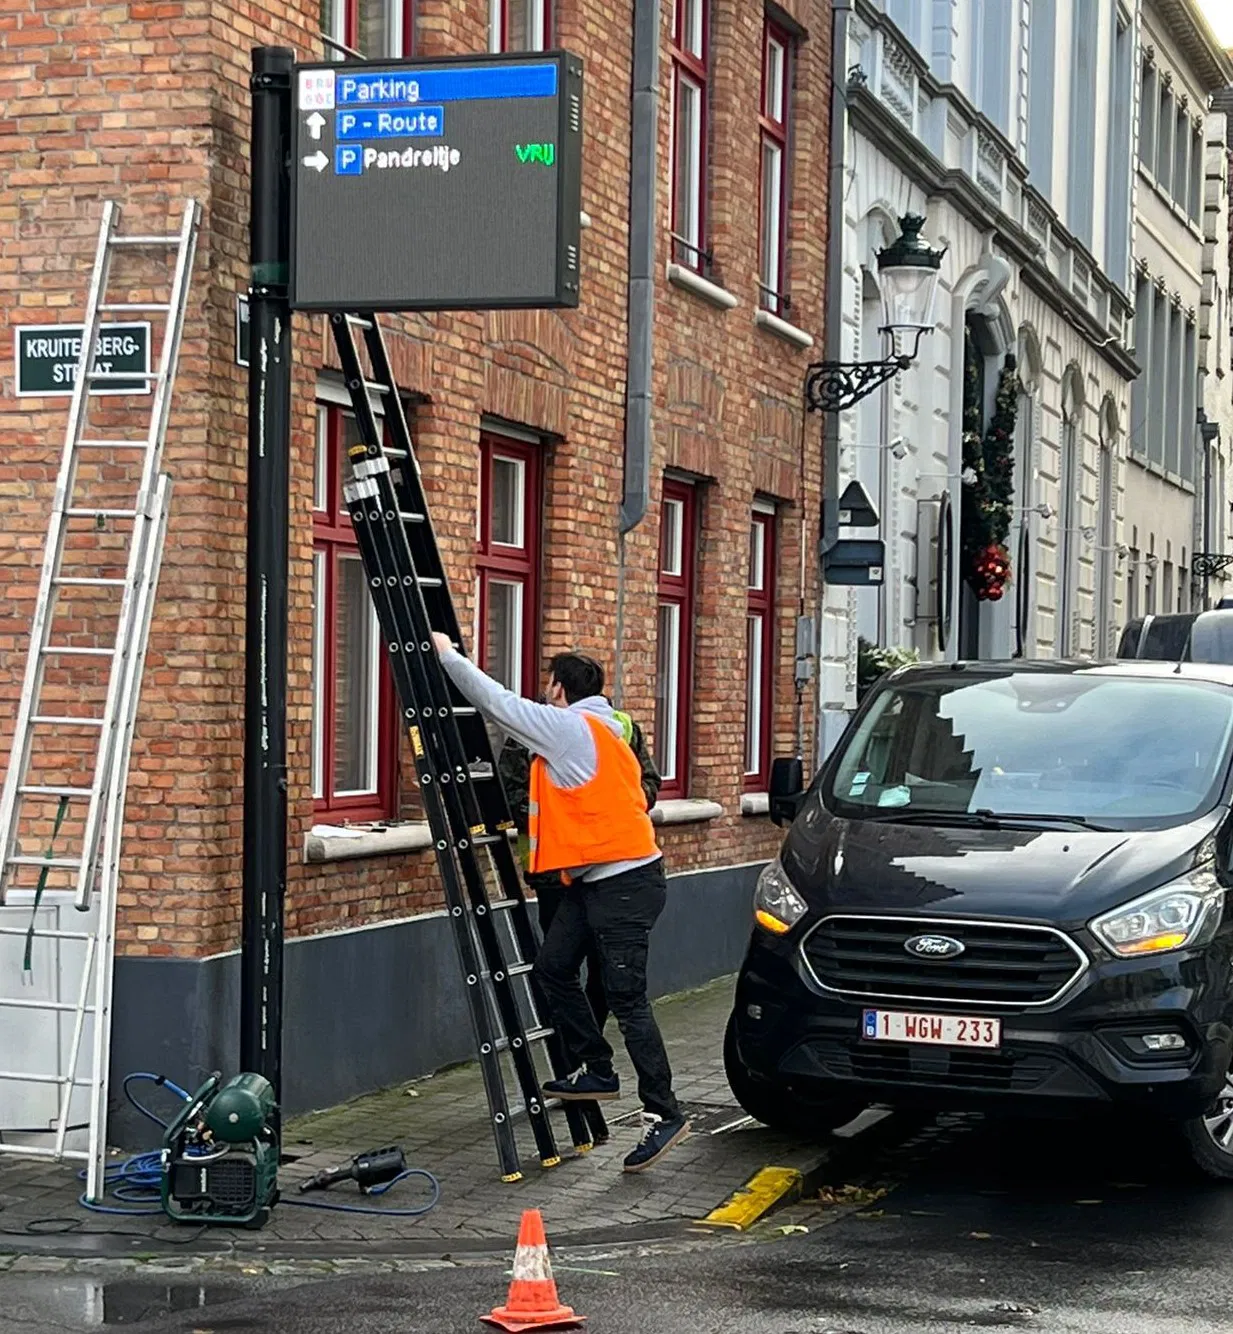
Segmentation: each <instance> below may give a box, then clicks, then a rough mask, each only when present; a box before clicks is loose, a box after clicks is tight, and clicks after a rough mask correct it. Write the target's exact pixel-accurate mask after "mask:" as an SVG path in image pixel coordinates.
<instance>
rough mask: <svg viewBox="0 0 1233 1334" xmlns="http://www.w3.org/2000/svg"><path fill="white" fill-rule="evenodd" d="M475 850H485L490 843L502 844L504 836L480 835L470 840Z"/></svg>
mask: <svg viewBox="0 0 1233 1334" xmlns="http://www.w3.org/2000/svg"><path fill="white" fill-rule="evenodd" d="M471 841H472V842H473V843H474V844H475V846H476V847H477V848H486V847H488V845H489V844H490V843H504V842H505V835H504V834H480V836H479V837H478V838H475V839H472V840H471Z"/></svg>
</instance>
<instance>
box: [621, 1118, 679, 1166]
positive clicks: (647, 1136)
mask: <svg viewBox="0 0 1233 1334" xmlns="http://www.w3.org/2000/svg"><path fill="white" fill-rule="evenodd" d="M688 1134H689V1122H688V1121H687V1120H686V1119H685V1118H684V1117H683V1116H677V1117H674V1118H673V1119H672V1120H671V1121H665V1120H664V1118H663V1117H662V1116H656V1115H655V1113H654V1112H643V1113H642V1138H641V1139H640V1140H639V1141H638V1147H637V1148H636V1149H635V1150H634V1151H633V1152H632V1153H631V1154H629V1155H627V1157H626V1159H625V1170H626V1171H627V1172H645V1171H646V1169H647V1168H648V1167H650V1166H651V1164H652V1163H657V1162H658V1161H659V1160H660V1159H661V1158H662V1157H663V1156H664V1154H665V1153H667V1152H668V1150H669V1149H670V1148H672V1146H673V1145H674V1144H679V1143H680V1142H681V1140H683V1139H684V1138H685V1136H686V1135H688Z"/></svg>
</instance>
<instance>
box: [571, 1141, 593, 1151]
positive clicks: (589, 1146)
mask: <svg viewBox="0 0 1233 1334" xmlns="http://www.w3.org/2000/svg"><path fill="white" fill-rule="evenodd" d="M594 1147H595V1145H594V1144H591V1143H587V1144H575V1145H574V1152H575V1153H590V1152H591V1150H592V1149H593V1148H594Z"/></svg>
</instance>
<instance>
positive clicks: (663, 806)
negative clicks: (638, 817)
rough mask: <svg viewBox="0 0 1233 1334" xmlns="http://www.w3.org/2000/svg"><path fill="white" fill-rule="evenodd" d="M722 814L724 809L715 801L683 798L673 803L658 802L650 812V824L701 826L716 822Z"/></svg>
mask: <svg viewBox="0 0 1233 1334" xmlns="http://www.w3.org/2000/svg"><path fill="white" fill-rule="evenodd" d="M723 813H724V808H723V807H722V806H721V805H720V804H719V802H717V801H702V800H700V799H698V798H696V797H684V798H679V799H677V800H674V801H661V802H658V803H657V804H656V805H655V806H654V807H653V808H652V810H651V823H652V824H657V825H665V824H703V823H705V822H706V821H707V820H717V819H718V818H719V817H720V816H721V815H722V814H723Z"/></svg>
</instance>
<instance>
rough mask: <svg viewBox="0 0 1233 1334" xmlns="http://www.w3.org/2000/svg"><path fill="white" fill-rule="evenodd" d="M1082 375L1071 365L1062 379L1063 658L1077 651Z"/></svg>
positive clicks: (1059, 591) (1058, 597)
mask: <svg viewBox="0 0 1233 1334" xmlns="http://www.w3.org/2000/svg"><path fill="white" fill-rule="evenodd" d="M1082 420H1083V378H1082V376H1081V375H1080V374H1079V370H1078V367H1076V366H1072V367H1071V368H1070V369H1069V370H1068V371H1067V372H1066V374H1065V376H1063V378H1062V440H1061V458H1060V459H1059V460H1058V545H1057V587H1056V589H1055V596H1054V605H1055V607H1056V609H1057V629H1056V632H1055V635H1054V640H1055V643H1056V645H1057V648H1058V651H1059V653H1060V654H1061V656H1062V657H1069V656H1070V655H1071V654H1073V653H1074V652H1076V651H1077V649H1078V644H1077V642H1076V641H1077V635H1076V632H1075V619H1076V618H1075V582H1076V580H1075V575H1076V566H1077V564H1078V553H1079V542H1078V537H1079V534H1078V527H1079V490H1080V487H1081V486H1082V480H1083V454H1082V450H1083V432H1082V430H1081V429H1080V427H1081V425H1082Z"/></svg>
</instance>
